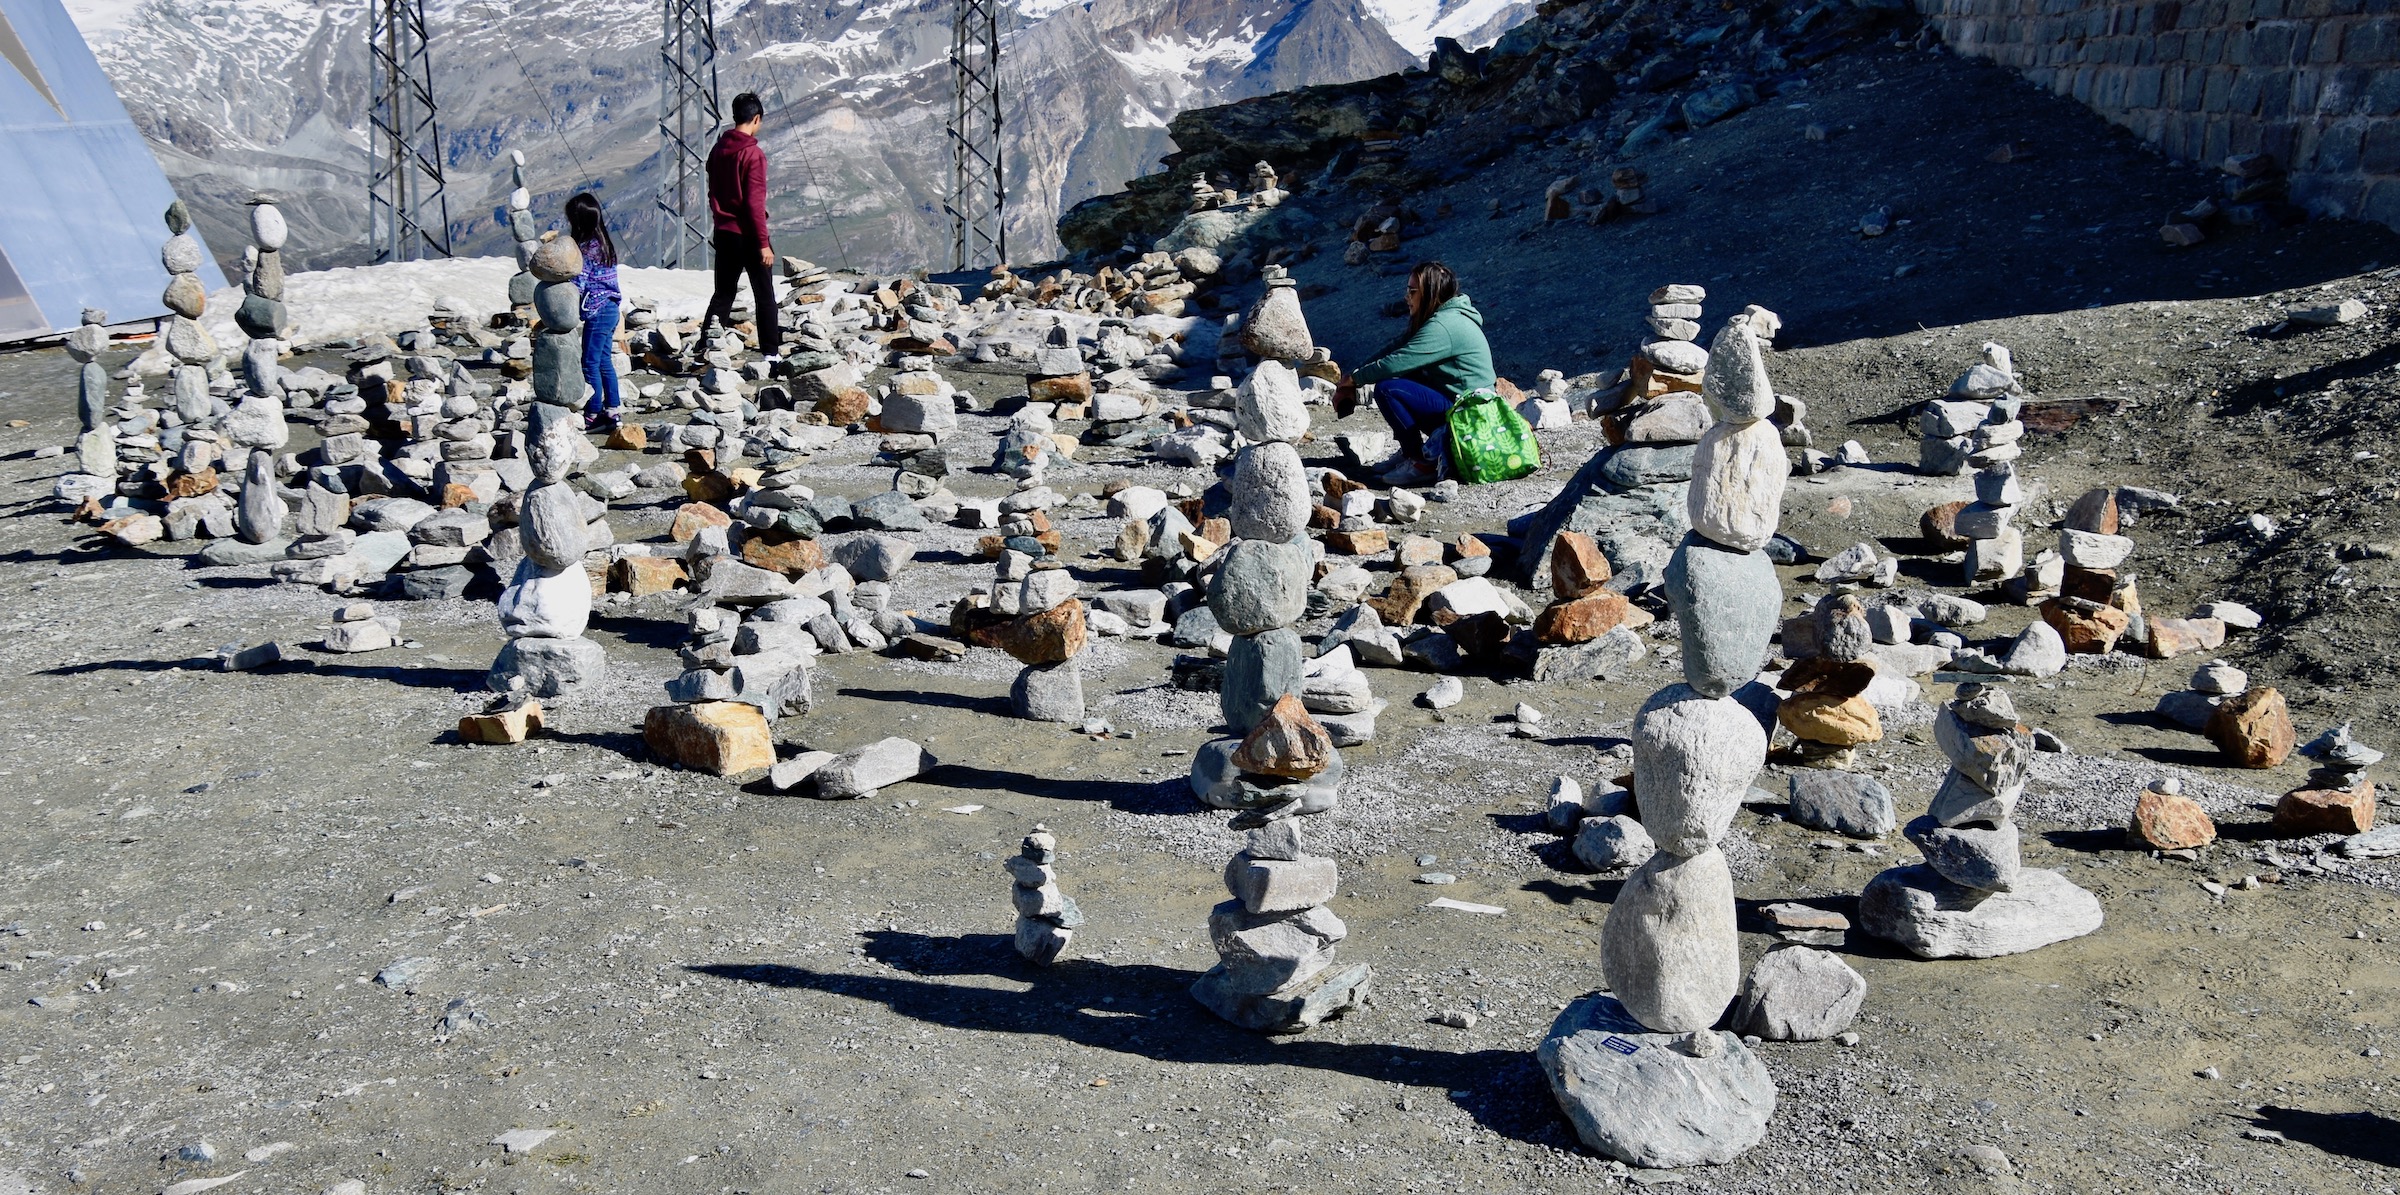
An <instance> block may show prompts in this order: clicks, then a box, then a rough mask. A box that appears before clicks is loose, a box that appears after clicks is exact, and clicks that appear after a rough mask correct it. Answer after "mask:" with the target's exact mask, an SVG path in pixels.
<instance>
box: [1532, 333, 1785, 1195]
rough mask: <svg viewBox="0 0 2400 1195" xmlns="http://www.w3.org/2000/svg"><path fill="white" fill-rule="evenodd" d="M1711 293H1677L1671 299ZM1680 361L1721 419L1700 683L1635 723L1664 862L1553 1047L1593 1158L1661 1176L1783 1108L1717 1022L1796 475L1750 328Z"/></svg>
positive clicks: (1687, 650) (1745, 1142)
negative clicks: (1776, 553)
mask: <svg viewBox="0 0 2400 1195" xmlns="http://www.w3.org/2000/svg"><path fill="white" fill-rule="evenodd" d="M1696 296H1697V288H1691V289H1690V290H1688V291H1678V290H1676V289H1675V288H1668V289H1666V290H1662V291H1661V292H1659V293H1658V294H1657V295H1654V296H1653V299H1654V301H1657V302H1659V303H1661V304H1662V305H1663V304H1666V303H1668V302H1671V301H1681V300H1684V299H1687V298H1689V299H1691V300H1692V301H1695V302H1696V301H1697V298H1696ZM1664 318H1671V319H1684V318H1686V317H1684V316H1681V315H1675V316H1672V317H1664ZM1666 330H1668V331H1684V330H1685V329H1684V328H1683V327H1681V326H1679V325H1678V326H1673V327H1671V328H1668V329H1666ZM1684 343H1689V342H1688V341H1685V342H1684ZM1670 356H1672V355H1671V354H1670ZM1675 363H1676V364H1686V365H1689V366H1690V368H1687V369H1681V370H1677V371H1675V372H1677V373H1680V374H1685V375H1687V376H1688V375H1701V376H1700V379H1699V380H1700V383H1701V384H1700V392H1701V398H1702V400H1703V401H1705V402H1706V403H1707V404H1708V406H1709V408H1710V414H1712V415H1713V416H1714V422H1713V423H1712V424H1711V425H1710V426H1709V428H1708V430H1707V433H1706V435H1704V436H1703V437H1702V439H1701V442H1700V447H1699V449H1698V451H1697V453H1696V454H1695V457H1694V462H1693V470H1692V482H1691V487H1690V489H1689V491H1688V494H1687V498H1686V502H1687V507H1688V513H1689V515H1690V518H1691V525H1692V530H1691V532H1690V533H1689V534H1687V535H1685V536H1684V539H1683V542H1682V543H1681V544H1680V545H1679V546H1678V547H1677V548H1676V549H1675V553H1674V556H1673V558H1672V559H1671V560H1670V561H1669V563H1668V565H1667V569H1666V584H1665V589H1666V594H1667V600H1668V602H1669V604H1670V605H1671V606H1673V608H1674V610H1675V615H1676V621H1677V624H1678V626H1679V628H1680V631H1681V634H1682V643H1683V673H1684V683H1682V684H1678V685H1670V686H1668V687H1667V688H1664V689H1661V690H1659V691H1658V692H1657V693H1656V694H1654V695H1652V697H1651V698H1650V700H1649V701H1648V702H1647V703H1646V704H1644V705H1643V707H1642V710H1641V712H1640V713H1639V714H1638V715H1636V717H1635V718H1634V723H1633V732H1632V738H1633V771H1634V785H1633V789H1634V794H1635V801H1636V804H1637V806H1638V809H1639V813H1640V821H1641V825H1642V829H1643V830H1644V831H1646V832H1647V834H1648V836H1649V838H1650V840H1651V842H1652V843H1653V844H1654V845H1655V848H1656V853H1654V854H1652V855H1651V856H1650V857H1649V859H1648V860H1647V861H1646V862H1644V863H1643V864H1642V865H1641V866H1640V867H1639V868H1637V869H1635V871H1634V872H1633V875H1632V876H1631V878H1629V879H1628V880H1626V882H1625V887H1624V889H1623V890H1622V891H1621V892H1620V894H1619V895H1618V897H1617V900H1616V903H1615V904H1614V905H1612V906H1611V907H1610V909H1609V913H1608V920H1607V922H1606V924H1605V925H1604V926H1603V927H1602V930H1601V952H1600V965H1601V970H1602V972H1603V973H1604V974H1605V975H1606V976H1607V978H1608V982H1609V985H1610V987H1611V989H1612V990H1613V992H1614V995H1613V996H1600V995H1594V996H1587V997H1585V998H1584V999H1582V1000H1579V1001H1577V1002H1576V1003H1574V1004H1572V1005H1570V1006H1568V1008H1567V1010H1566V1012H1564V1013H1562V1014H1561V1015H1560V1017H1559V1019H1558V1022H1557V1023H1556V1024H1555V1025H1554V1026H1553V1027H1552V1030H1551V1033H1550V1036H1549V1037H1548V1038H1547V1039H1546V1040H1544V1041H1543V1043H1542V1045H1541V1049H1540V1051H1539V1057H1540V1059H1541V1062H1542V1065H1543V1069H1544V1070H1545V1071H1546V1072H1547V1073H1548V1075H1549V1077H1550V1086H1551V1091H1552V1093H1553V1094H1554V1095H1555V1096H1556V1097H1557V1099H1558V1101H1559V1104H1560V1106H1561V1107H1562V1108H1564V1109H1565V1110H1566V1113H1567V1116H1568V1119H1569V1120H1571V1121H1573V1122H1574V1124H1575V1127H1576V1131H1577V1133H1578V1135H1579V1136H1581V1137H1582V1139H1583V1140H1584V1142H1585V1144H1587V1145H1590V1146H1591V1147H1592V1148H1594V1149H1597V1150H1599V1151H1601V1152H1602V1153H1606V1154H1608V1155H1609V1156H1611V1157H1614V1158H1618V1159H1620V1160H1623V1161H1626V1162H1629V1163H1632V1164H1634V1165H1640V1166H1649V1167H1671V1166H1691V1165H1704V1164H1716V1163H1722V1162H1726V1161H1730V1160H1732V1159H1733V1158H1734V1157H1736V1156H1738V1155H1739V1154H1741V1153H1742V1151H1744V1150H1746V1149H1748V1148H1750V1147H1751V1146H1753V1145H1755V1144H1757V1143H1758V1141H1759V1140H1760V1139H1761V1138H1762V1137H1763V1136H1765V1134H1766V1126H1767V1121H1768V1119H1769V1118H1770V1117H1771V1116H1772V1115H1773V1114H1774V1111H1775V1098H1776V1093H1775V1082H1774V1079H1773V1078H1772V1077H1771V1076H1770V1075H1769V1074H1768V1073H1767V1068H1766V1064H1765V1063H1764V1062H1762V1061H1761V1060H1760V1059H1759V1058H1758V1056H1757V1055H1756V1054H1755V1053H1753V1052H1752V1051H1751V1050H1750V1048H1749V1047H1748V1046H1747V1045H1745V1044H1743V1042H1742V1039H1741V1038H1739V1037H1737V1036H1735V1035H1733V1034H1731V1033H1721V1032H1718V1031H1716V1030H1714V1029H1713V1028H1712V1026H1714V1025H1715V1024H1716V1023H1717V1022H1718V1020H1719V1019H1720V1018H1722V1017H1723V1016H1724V1014H1725V1011H1726V1008H1727V1006H1728V1005H1730V1004H1731V1003H1732V1002H1733V1000H1734V997H1735V996H1736V995H1737V994H1739V992H1740V990H1741V985H1742V968H1741V947H1740V941H1739V938H1738V937H1737V935H1736V933H1735V929H1734V903H1733V876H1732V873H1731V871H1730V870H1729V869H1728V867H1727V865H1726V861H1725V855H1724V852H1722V851H1721V850H1719V849H1718V847H1717V842H1718V839H1719V838H1721V837H1722V836H1723V835H1724V833H1725V830H1726V829H1727V827H1728V826H1730V825H1731V824H1732V821H1733V816H1734V814H1735V812H1737V811H1738V810H1739V809H1740V807H1741V801H1742V798H1743V795H1744V794H1745V793H1747V792H1748V791H1749V787H1750V782H1751V780H1752V779H1753V778H1754V777H1755V776H1756V775H1757V773H1758V770H1759V768H1760V767H1761V766H1763V765H1764V764H1765V762H1766V754H1767V735H1766V731H1765V729H1764V728H1763V727H1762V726H1761V725H1760V721H1759V718H1758V716H1757V715H1755V714H1753V713H1751V711H1750V709H1749V708H1748V707H1747V706H1746V705H1744V703H1743V702H1742V701H1741V700H1739V699H1737V698H1735V697H1734V696H1732V694H1733V693H1734V692H1735V691H1736V690H1739V689H1742V688H1744V687H1745V686H1748V685H1751V684H1753V683H1755V681H1756V678H1757V676H1758V673H1759V670H1760V667H1761V665H1763V664H1764V663H1765V661H1766V659H1767V655H1768V643H1769V640H1770V639H1771V638H1772V636H1773V634H1774V631H1775V627H1776V623H1777V618H1776V615H1777V613H1778V612H1779V610H1780V608H1781V606H1782V602H1783V589H1782V585H1781V583H1780V582H1779V581H1778V580H1777V579H1776V575H1775V566H1774V563H1773V562H1772V561H1771V560H1769V559H1768V557H1767V554H1766V552H1765V550H1764V549H1765V547H1766V544H1767V542H1768V541H1769V540H1770V539H1772V538H1773V537H1774V535H1775V529H1776V526H1777V523H1778V522H1779V520H1780V517H1781V509H1782V499H1783V489H1784V483H1785V481H1786V479H1787V477H1788V475H1789V472H1790V462H1789V459H1788V457H1786V455H1785V453H1784V450H1783V443H1782V435H1781V433H1780V432H1779V431H1778V430H1777V428H1776V427H1775V425H1774V423H1773V422H1772V421H1771V420H1770V419H1769V416H1770V415H1772V414H1773V413H1774V410H1775V393H1774V390H1773V388H1772V387H1771V386H1769V385H1768V382H1767V376H1766V368H1765V364H1764V361H1763V359H1762V358H1761V356H1760V348H1759V343H1758V337H1757V334H1756V333H1755V332H1754V331H1753V330H1752V328H1751V326H1750V319H1749V317H1748V315H1747V314H1745V315H1743V316H1737V317H1735V318H1734V319H1732V320H1729V321H1727V323H1726V325H1725V328H1724V330H1723V331H1722V332H1720V333H1719V334H1718V336H1717V338H1716V340H1715V342H1714V343H1713V345H1712V346H1711V349H1710V351H1709V353H1708V354H1707V356H1706V358H1705V360H1703V361H1700V362H1682V361H1677V362H1675Z"/></svg>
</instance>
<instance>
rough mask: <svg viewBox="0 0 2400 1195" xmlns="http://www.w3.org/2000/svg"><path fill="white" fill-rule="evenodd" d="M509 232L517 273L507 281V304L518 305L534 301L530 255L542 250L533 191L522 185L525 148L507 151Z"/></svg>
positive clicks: (536, 283) (534, 283)
mask: <svg viewBox="0 0 2400 1195" xmlns="http://www.w3.org/2000/svg"><path fill="white" fill-rule="evenodd" d="M508 172H509V182H508V186H509V191H508V235H509V236H510V237H511V238H513V239H514V240H515V241H516V242H517V272H516V275H515V276H514V277H512V278H510V279H509V280H508V305H509V306H510V307H511V308H521V307H524V306H527V305H529V304H531V303H532V302H533V291H534V287H536V286H537V285H539V280H538V279H536V278H535V277H534V272H533V255H534V254H535V253H537V252H539V251H540V250H541V247H542V230H541V227H540V226H539V225H536V224H535V223H534V222H533V192H532V191H531V190H528V189H527V188H526V186H525V151H524V150H521V149H512V150H510V151H508ZM578 272H580V271H578Z"/></svg>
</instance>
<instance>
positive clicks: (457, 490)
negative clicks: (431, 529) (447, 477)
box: [441, 481, 476, 510]
mask: <svg viewBox="0 0 2400 1195" xmlns="http://www.w3.org/2000/svg"><path fill="white" fill-rule="evenodd" d="M441 500H442V501H441V506H442V509H444V510H456V509H457V508H459V507H461V506H465V505H466V504H468V503H470V502H473V501H475V500H476V499H475V491H474V490H473V489H471V488H469V487H467V486H463V485H460V484H458V483H457V482H455V481H453V482H448V483H445V484H444V485H443V486H442V493H441Z"/></svg>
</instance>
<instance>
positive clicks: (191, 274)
mask: <svg viewBox="0 0 2400 1195" xmlns="http://www.w3.org/2000/svg"><path fill="white" fill-rule="evenodd" d="M191 227H192V217H191V214H190V213H189V212H186V211H185V210H184V206H183V201H182V200H180V199H178V200H176V201H175V202H173V203H170V204H168V205H167V231H168V232H169V233H170V234H172V235H170V236H168V238H167V243H166V246H165V247H164V248H162V249H161V250H160V251H159V255H158V256H159V262H160V264H162V265H164V266H166V268H167V289H166V293H165V294H163V295H160V296H159V301H160V302H162V303H164V304H165V305H166V308H167V310H168V311H169V312H170V313H171V314H170V315H169V316H168V317H167V328H166V335H165V337H164V338H163V339H164V341H165V344H166V348H167V355H168V356H170V357H172V358H174V360H175V361H176V365H175V414H176V416H177V417H178V418H180V419H182V421H183V424H184V426H186V427H197V426H203V425H206V424H208V423H211V422H213V421H214V420H215V418H216V417H217V416H218V415H219V414H220V413H221V412H220V410H219V408H220V407H221V406H222V405H223V404H222V403H220V402H219V401H218V400H217V398H216V396H214V395H212V394H210V393H209V391H208V369H209V366H210V365H212V364H214V363H215V362H216V359H217V342H216V338H215V337H212V336H210V335H209V334H208V329H207V328H205V327H203V326H201V324H200V316H201V314H202V313H203V312H206V311H207V310H208V290H207V288H206V287H204V286H202V285H201V284H200V274H199V270H200V261H201V254H200V242H199V241H198V240H195V239H193V237H192V235H191Z"/></svg>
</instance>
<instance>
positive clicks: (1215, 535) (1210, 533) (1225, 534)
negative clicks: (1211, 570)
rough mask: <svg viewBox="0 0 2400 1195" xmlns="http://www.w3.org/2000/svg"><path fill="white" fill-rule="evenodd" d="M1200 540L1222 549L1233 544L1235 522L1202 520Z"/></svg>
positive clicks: (1215, 519)
mask: <svg viewBox="0 0 2400 1195" xmlns="http://www.w3.org/2000/svg"><path fill="white" fill-rule="evenodd" d="M1200 538H1202V539H1205V540H1207V541H1208V542H1210V543H1212V544H1215V545H1217V546H1218V547H1220V548H1222V547H1224V546H1225V545H1227V544H1229V543H1232V542H1233V520H1231V519H1227V518H1222V517H1220V518H1214V519H1202V520H1200Z"/></svg>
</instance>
